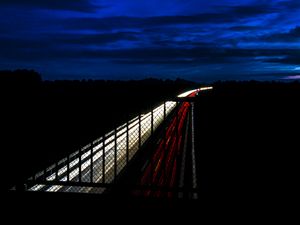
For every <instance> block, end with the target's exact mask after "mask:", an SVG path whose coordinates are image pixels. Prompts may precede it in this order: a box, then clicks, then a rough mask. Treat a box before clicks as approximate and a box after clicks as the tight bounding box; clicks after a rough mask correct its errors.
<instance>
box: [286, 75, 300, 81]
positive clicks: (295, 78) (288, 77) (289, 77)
mask: <svg viewBox="0 0 300 225" xmlns="http://www.w3.org/2000/svg"><path fill="white" fill-rule="evenodd" d="M283 79H284V80H300V75H295V76H287V77H284V78H283Z"/></svg>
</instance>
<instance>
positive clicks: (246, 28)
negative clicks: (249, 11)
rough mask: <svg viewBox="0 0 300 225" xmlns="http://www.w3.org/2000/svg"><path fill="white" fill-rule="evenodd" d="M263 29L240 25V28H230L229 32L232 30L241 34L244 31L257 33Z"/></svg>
mask: <svg viewBox="0 0 300 225" xmlns="http://www.w3.org/2000/svg"><path fill="white" fill-rule="evenodd" d="M261 29H263V27H261V26H245V25H240V26H233V27H230V28H229V30H232V31H238V32H239V31H240V32H243V31H256V30H261Z"/></svg>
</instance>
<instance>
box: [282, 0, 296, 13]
mask: <svg viewBox="0 0 300 225" xmlns="http://www.w3.org/2000/svg"><path fill="white" fill-rule="evenodd" d="M277 6H278V7H280V8H281V9H282V10H291V11H293V10H298V9H300V1H299V0H286V1H278V3H277Z"/></svg>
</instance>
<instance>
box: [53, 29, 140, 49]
mask: <svg viewBox="0 0 300 225" xmlns="http://www.w3.org/2000/svg"><path fill="white" fill-rule="evenodd" d="M138 35H139V33H138V32H115V33H103V34H76V35H74V34H73V35H67V34H63V35H61V36H59V37H54V39H56V40H57V41H58V42H60V43H65V44H78V45H100V46H101V45H104V44H108V43H113V42H117V41H137V40H139V38H138Z"/></svg>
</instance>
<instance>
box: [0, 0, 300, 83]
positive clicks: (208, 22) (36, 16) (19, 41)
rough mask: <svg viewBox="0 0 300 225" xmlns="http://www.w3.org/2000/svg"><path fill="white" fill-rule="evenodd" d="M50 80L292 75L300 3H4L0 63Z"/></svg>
mask: <svg viewBox="0 0 300 225" xmlns="http://www.w3.org/2000/svg"><path fill="white" fill-rule="evenodd" d="M17 68H28V69H35V70H37V71H39V72H40V73H42V75H43V77H44V78H45V79H82V78H92V79H140V78H145V77H157V78H171V79H173V78H176V77H181V78H185V79H190V80H195V81H214V80H219V79H222V80H223V79H239V80H248V79H258V80H273V79H285V78H288V79H292V78H298V79H299V77H300V76H299V75H300V1H299V0H273V1H272V0H239V1H236V0H209V1H208V0H147V1H146V0H26V1H24V0H1V2H0V70H2V69H17Z"/></svg>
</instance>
